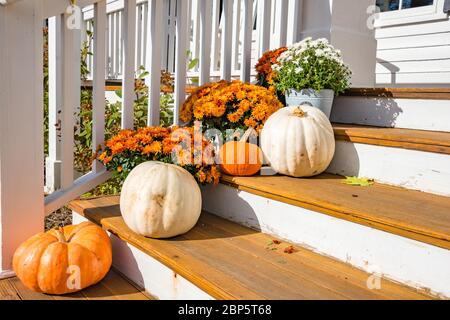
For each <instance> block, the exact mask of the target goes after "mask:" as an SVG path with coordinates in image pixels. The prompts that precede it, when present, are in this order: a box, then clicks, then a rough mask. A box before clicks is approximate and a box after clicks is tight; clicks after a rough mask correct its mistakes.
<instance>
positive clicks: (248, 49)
mask: <svg viewBox="0 0 450 320" xmlns="http://www.w3.org/2000/svg"><path fill="white" fill-rule="evenodd" d="M243 1H244V23H243V25H242V29H243V33H242V35H243V39H242V62H241V80H242V81H244V82H250V70H251V67H252V66H251V60H252V32H253V0H243Z"/></svg>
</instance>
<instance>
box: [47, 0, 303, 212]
mask: <svg viewBox="0 0 450 320" xmlns="http://www.w3.org/2000/svg"><path fill="white" fill-rule="evenodd" d="M94 2H95V1H94ZM222 3H223V7H221V1H220V0H213V1H211V0H153V1H147V0H138V1H124V0H110V1H106V4H105V1H101V2H98V3H97V4H94V5H90V6H87V7H84V8H83V23H82V28H81V31H74V32H73V35H72V34H69V33H68V32H67V30H65V29H66V27H65V24H64V22H63V21H62V17H61V16H54V17H50V18H49V20H48V27H49V54H50V57H49V61H50V62H51V63H50V65H49V84H50V86H49V118H50V121H49V122H50V125H49V156H48V157H47V159H46V186H45V190H46V192H48V193H50V195H49V196H47V197H46V213H50V212H52V211H54V210H55V209H57V208H59V207H60V206H62V205H64V204H65V203H66V202H67V201H68V200H70V198H71V197H72V195H74V194H81V193H83V192H85V191H88V190H90V189H92V188H93V187H95V185H96V184H98V183H99V181H100V182H101V180H102V179H106V178H107V177H108V175H107V174H106V173H104V172H102V171H101V170H100V168H98V164H95V166H96V167H95V168H96V170H94V171H93V172H92V173H89V174H88V175H87V176H85V177H83V178H82V180H80V181H81V182H82V183H80V181H75V182H74V183H73V181H74V180H73V152H72V153H71V152H69V151H70V150H72V149H73V141H66V137H67V136H68V135H70V132H69V131H70V130H69V129H68V128H70V127H72V126H73V117H72V116H71V115H70V114H71V113H70V110H64V109H62V107H63V106H69V108H70V109H73V106H76V105H77V103H76V101H79V99H78V98H77V97H79V91H80V90H79V88H78V87H79V84H80V81H79V80H73V81H69V79H68V78H67V85H70V86H71V87H70V90H69V88H64V87H61V85H62V84H63V83H66V82H65V80H66V78H65V77H69V78H70V79H72V78H73V77H75V78H77V79H78V78H79V71H78V69H76V68H77V65H78V64H79V54H75V53H73V52H74V51H77V50H78V51H79V49H80V45H79V44H80V42H82V41H85V39H87V31H90V33H92V34H93V35H94V40H93V41H92V42H91V47H90V51H91V52H93V55H92V56H88V65H89V66H90V67H89V69H90V73H91V74H90V77H91V78H92V79H93V80H94V81H93V83H94V97H95V98H96V99H95V101H94V116H95V117H94V121H93V122H94V129H95V130H94V131H93V132H95V137H96V141H94V143H93V146H97V145H98V144H100V143H101V142H102V141H103V140H102V138H101V137H103V129H104V128H103V127H104V124H103V122H101V123H100V124H98V121H102V119H103V115H104V106H103V105H102V104H103V102H104V98H103V97H104V89H102V88H100V87H99V86H102V85H103V84H104V79H105V77H106V78H120V79H122V83H123V85H124V90H123V104H124V106H123V113H122V126H123V127H124V128H130V127H131V126H132V124H133V118H132V117H133V111H132V109H133V100H134V72H135V71H136V70H138V69H139V67H140V66H144V67H145V68H146V69H147V70H156V72H151V75H150V77H149V78H148V79H146V82H147V83H148V84H150V87H151V88H152V92H151V93H150V104H149V108H148V111H149V115H150V117H149V125H157V124H159V92H158V89H159V82H160V79H159V74H160V73H159V70H161V69H164V70H167V69H169V70H171V72H173V73H174V74H175V79H176V80H175V82H176V85H175V93H174V98H175V108H174V121H175V124H176V123H177V121H178V114H179V109H180V106H181V105H182V104H183V102H184V99H185V84H186V78H187V77H198V78H199V80H200V83H201V84H203V83H206V82H209V81H210V80H211V79H212V78H214V79H220V78H222V79H230V78H232V77H235V78H241V79H242V80H243V81H250V79H251V74H252V73H253V72H252V70H253V67H254V64H255V63H256V61H255V60H256V54H255V52H257V53H258V54H259V53H262V52H263V51H265V50H267V49H269V48H270V47H271V46H272V47H278V46H281V45H284V44H286V43H293V42H295V41H297V37H298V33H297V32H292V29H296V28H289V30H291V32H290V33H289V32H288V28H287V19H285V17H290V19H291V20H292V21H294V25H295V23H296V21H297V20H296V19H297V15H295V14H294V13H295V12H298V1H293V0H273V1H263V0H256V1H253V0H226V1H223V2H222ZM289 5H291V11H289V10H288V7H289ZM103 7H105V8H103ZM103 9H105V10H103ZM257 10H259V11H260V12H259V13H257ZM272 11H273V13H274V14H272ZM288 11H289V13H290V14H288ZM103 15H104V16H103ZM100 16H101V17H100ZM257 17H261V19H257ZM255 22H256V25H257V26H258V27H256V31H255V30H254V29H255V28H254V26H255ZM266 26H269V27H266ZM100 30H101V31H100ZM258 30H259V31H258ZM263 32H264V33H263ZM274 32H275V33H276V34H277V35H278V36H277V37H273V36H272V35H273V34H274ZM288 33H289V39H288ZM257 34H261V35H264V36H261V37H260V38H259V39H257V38H256V37H255V36H256V35H257ZM178 35H180V36H178ZM80 36H81V39H80ZM68 37H73V40H74V41H75V42H74V43H72V38H70V39H67V38H68ZM188 40H189V41H188ZM271 40H272V41H271ZM67 41H69V43H68V44H66V43H65V42H67ZM188 50H189V52H191V53H192V57H193V58H195V59H198V60H199V62H200V63H199V64H198V65H197V66H196V68H195V70H192V71H191V72H189V73H187V70H186V59H187V58H186V52H187V51H188ZM64 52H65V54H64ZM69 52H70V53H71V54H73V56H68V54H69ZM252 53H253V58H252ZM100 56H101V57H100ZM59 57H61V58H59ZM65 59H69V60H70V61H73V63H70V64H66V63H65V61H66V60H65ZM103 66H104V67H103ZM123 75H125V76H123ZM96 85H97V87H96ZM76 87H77V88H78V89H77V88H76ZM66 92H68V93H67V94H66ZM63 99H65V100H64V101H63ZM77 99H78V100H77ZM61 124H62V126H61ZM58 190H59V191H58ZM55 191H57V192H55Z"/></svg>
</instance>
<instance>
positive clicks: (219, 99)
mask: <svg viewBox="0 0 450 320" xmlns="http://www.w3.org/2000/svg"><path fill="white" fill-rule="evenodd" d="M281 107H282V104H281V102H280V101H278V99H277V97H276V96H275V95H274V92H273V91H270V90H267V89H265V88H263V87H260V86H256V85H252V84H248V83H243V82H241V81H237V80H236V81H231V82H229V81H223V80H222V81H219V82H216V83H210V84H207V85H205V86H202V87H199V88H197V89H196V90H194V91H193V93H192V94H191V96H189V98H188V99H187V100H186V102H185V103H184V104H183V106H182V108H181V111H180V114H181V120H182V121H184V122H188V123H189V124H190V125H192V124H193V122H194V121H195V120H202V121H205V120H208V119H217V121H214V125H216V126H219V127H216V128H215V129H219V130H225V129H229V128H228V127H224V128H221V127H220V123H226V122H228V121H229V122H231V123H233V124H234V125H235V126H236V127H240V126H246V124H245V120H246V119H248V118H249V117H250V113H248V111H250V110H253V109H255V108H258V111H257V115H258V116H255V115H252V116H251V117H252V118H253V120H254V121H247V123H248V124H252V127H254V128H256V127H257V126H259V125H262V124H264V122H265V121H266V120H267V119H268V118H269V117H270V115H272V113H274V112H275V111H277V110H278V109H279V108H281ZM207 125H208V124H207Z"/></svg>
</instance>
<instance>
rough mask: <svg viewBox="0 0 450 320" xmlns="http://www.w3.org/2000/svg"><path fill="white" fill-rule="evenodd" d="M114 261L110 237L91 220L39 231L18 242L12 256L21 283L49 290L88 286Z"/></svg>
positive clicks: (33, 287)
mask: <svg viewBox="0 0 450 320" xmlns="http://www.w3.org/2000/svg"><path fill="white" fill-rule="evenodd" d="M111 263H112V249H111V241H110V239H109V237H108V235H107V234H106V232H105V231H103V230H102V229H101V228H100V227H98V226H97V225H95V224H93V223H91V222H83V223H81V224H79V225H75V226H66V227H64V228H60V229H53V230H50V231H48V232H46V233H39V234H36V235H34V236H33V237H31V238H30V239H28V240H26V241H25V242H24V243H22V244H21V245H20V246H19V248H18V249H17V250H16V252H15V253H14V258H13V268H14V271H15V272H16V275H17V277H18V278H19V279H20V280H21V281H22V283H23V284H24V285H25V286H27V287H28V288H30V289H31V290H34V291H36V292H43V293H48V294H66V293H72V292H76V291H80V290H82V289H84V288H87V287H89V286H91V285H93V284H95V283H97V282H99V281H100V280H102V279H103V278H104V277H105V276H106V274H107V273H108V271H109V269H110V267H111Z"/></svg>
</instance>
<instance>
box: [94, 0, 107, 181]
mask: <svg viewBox="0 0 450 320" xmlns="http://www.w3.org/2000/svg"><path fill="white" fill-rule="evenodd" d="M105 44H106V1H105V0H103V1H99V2H97V3H96V4H95V5H94V52H93V53H94V57H93V59H94V66H93V70H92V83H93V92H92V148H93V152H95V151H96V149H97V146H99V145H100V144H102V143H103V142H104V139H105V57H106V47H105ZM102 169H103V166H102V165H101V163H100V162H98V161H95V160H94V163H93V165H92V171H93V172H95V173H97V172H99V171H100V170H102Z"/></svg>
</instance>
